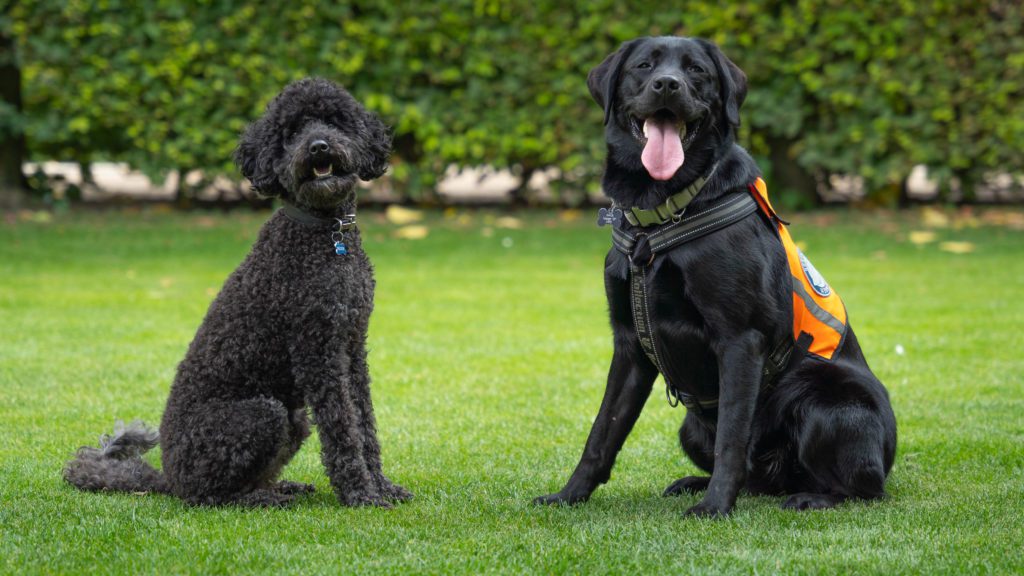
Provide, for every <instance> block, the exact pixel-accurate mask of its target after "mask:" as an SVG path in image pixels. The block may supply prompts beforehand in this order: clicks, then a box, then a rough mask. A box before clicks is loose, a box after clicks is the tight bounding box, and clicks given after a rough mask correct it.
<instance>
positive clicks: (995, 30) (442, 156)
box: [0, 0, 1024, 197]
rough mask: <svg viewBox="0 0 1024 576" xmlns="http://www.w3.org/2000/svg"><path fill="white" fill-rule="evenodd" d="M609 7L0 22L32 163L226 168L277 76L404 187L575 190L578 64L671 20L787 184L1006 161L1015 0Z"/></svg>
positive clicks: (253, 11)
mask: <svg viewBox="0 0 1024 576" xmlns="http://www.w3.org/2000/svg"><path fill="white" fill-rule="evenodd" d="M629 4H630V3H624V2H620V1H616V2H613V1H611V0H593V1H590V2H585V3H575V4H566V3H561V2H552V1H546V0H541V1H526V0H510V1H506V2H501V1H496V0H452V1H451V2H445V3H440V4H435V3H422V2H408V1H404V0H403V1H397V2H396V1H394V0H368V1H363V2H354V3H324V4H323V5H320V6H316V7H314V6H311V5H305V4H302V3H299V4H294V3H293V4H275V3H248V2H231V1H224V2H220V1H193V2H187V3H182V2H170V1H156V2H146V3H140V2H127V1H124V2H121V1H117V0H109V1H101V2H84V1H74V0H72V1H53V0H38V1H34V2H23V3H19V4H17V5H15V6H14V8H13V12H12V17H13V31H14V34H15V35H16V36H17V38H18V40H19V46H20V59H21V64H22V69H23V74H24V84H25V88H24V92H25V106H26V110H27V133H28V135H29V146H30V148H31V151H32V153H33V154H34V156H36V157H40V158H43V157H45V158H49V157H56V158H61V159H74V160H79V161H84V160H90V159H100V158H102V159H116V160H124V161H127V162H129V163H131V164H132V165H134V166H137V167H139V168H141V169H143V170H145V171H147V172H149V173H151V174H160V173H163V172H166V171H168V170H173V169H178V168H183V169H192V168H200V169H204V170H205V171H207V172H209V173H218V172H223V173H228V174H234V173H235V171H234V168H233V167H232V166H231V165H230V157H231V150H232V149H233V147H234V145H235V141H236V139H237V136H238V133H239V132H240V131H241V129H242V127H243V126H244V125H245V124H246V123H247V122H248V121H250V120H251V119H253V118H255V117H256V116H257V115H258V114H259V112H260V111H261V109H262V107H263V105H264V104H265V103H266V101H267V100H268V99H269V98H270V97H271V96H273V95H274V94H275V93H276V92H277V91H278V90H280V88H281V87H282V86H283V85H284V84H285V83H286V82H288V81H289V80H292V79H296V78H299V77H302V76H307V75H322V76H326V77H329V78H331V79H334V80H337V81H339V82H341V83H343V84H344V85H346V86H347V87H349V88H350V90H351V91H352V93H353V94H354V95H356V96H357V97H358V98H360V99H361V100H362V101H363V102H364V103H366V105H367V106H368V107H369V108H371V109H373V110H375V111H377V112H378V113H380V114H381V115H382V116H383V117H384V118H385V119H386V120H387V121H388V122H390V123H391V124H392V126H393V127H394V129H395V133H396V158H395V162H394V175H395V177H396V178H397V180H398V182H399V183H400V184H401V186H400V187H399V189H402V190H407V191H409V193H410V194H412V195H413V196H416V197H420V196H421V194H422V192H421V191H424V190H429V189H431V186H432V184H434V183H435V181H436V180H437V178H438V176H439V175H440V174H441V173H442V172H443V171H444V169H445V167H446V166H449V165H452V164H455V165H459V166H472V165H490V166H494V167H498V168H505V167H510V168H513V169H514V170H519V171H529V170H531V169H534V168H538V167H546V166H556V167H558V168H559V169H560V170H561V172H562V175H563V180H564V181H565V183H566V184H567V186H566V189H567V190H577V191H579V190H585V189H590V188H593V187H595V186H596V185H597V184H596V182H597V178H596V176H597V174H598V173H599V171H600V169H601V160H600V159H601V157H602V156H603V153H604V149H603V148H604V147H603V144H602V142H601V114H600V110H599V109H598V108H597V107H596V106H595V105H593V103H592V102H591V101H590V98H589V95H588V94H587V90H586V87H585V83H584V78H585V76H586V73H587V71H588V70H589V69H590V68H591V67H592V66H594V65H596V64H597V63H598V62H600V61H601V59H602V58H603V57H604V56H605V55H606V54H607V53H609V52H610V51H612V50H613V49H614V48H615V47H616V46H618V44H619V43H620V42H621V41H623V40H626V39H628V38H631V37H634V36H638V35H647V34H682V35H697V36H704V37H708V38H710V39H712V40H714V41H716V42H718V43H719V44H720V45H722V47H723V49H724V50H725V52H726V53H727V54H728V55H729V56H730V57H731V58H732V59H733V60H734V61H736V62H737V63H738V64H739V65H740V66H741V67H742V68H743V69H744V70H746V72H747V73H748V75H749V76H750V93H749V97H748V100H747V104H746V106H745V107H744V118H745V124H744V127H743V130H742V133H741V139H742V141H743V143H744V144H745V145H746V146H748V147H749V148H751V149H752V151H754V152H755V153H756V154H758V155H759V156H760V157H762V158H763V159H764V162H765V166H766V168H767V167H768V163H767V160H768V158H769V157H771V158H773V159H775V161H776V163H777V164H778V163H780V162H784V161H786V160H787V159H792V160H794V161H795V164H794V165H793V166H790V167H779V166H777V167H776V168H777V169H778V168H781V170H783V171H785V173H786V174H789V173H792V172H794V171H793V168H794V167H796V168H799V170H797V171H796V173H797V177H796V179H795V180H793V179H790V178H787V179H786V181H787V182H788V181H791V180H792V181H794V182H796V181H799V176H800V173H803V174H804V176H806V175H808V174H809V175H818V176H822V175H825V174H828V173H850V174H859V175H862V176H864V177H865V178H866V181H867V182H868V184H869V187H870V189H872V190H875V189H881V188H883V187H885V186H887V185H891V184H894V183H898V182H899V181H901V180H902V179H903V178H904V177H905V176H906V175H907V173H908V172H909V170H910V167H911V166H913V165H914V164H919V163H923V164H927V165H929V166H930V167H932V169H933V173H934V174H938V175H939V176H941V177H943V178H946V179H948V178H949V177H952V176H959V177H960V178H961V179H965V180H966V181H968V182H973V181H977V180H979V179H980V178H981V177H982V176H983V175H984V174H986V173H987V172H989V171H993V170H1007V169H1010V170H1019V169H1020V168H1021V166H1022V165H1024V157H1022V155H1024V152H1022V150H1024V29H1022V20H1021V18H1022V10H1021V9H1020V8H1021V7H1020V5H1019V2H1017V1H1015V0H1007V1H998V0H991V1H988V2H974V1H967V0H961V1H953V0H938V1H935V2H927V3H921V2H911V1H900V2H886V3H878V2H872V1H868V0H859V1H853V2H845V1H843V2H840V1H838V0H805V1H798V2H795V3H794V2H782V1H771V0H748V1H745V2H735V3H720V2H707V1H695V2H687V3H685V5H681V6H682V7H680V8H679V9H675V10H673V9H668V8H665V7H659V8H658V9H657V10H653V11H652V9H651V5H650V4H649V3H641V2H634V3H632V4H633V5H629ZM4 113H5V114H7V115H8V116H10V112H9V111H5V112H4ZM9 123H11V120H10V119H0V125H4V124H9ZM769 146H771V147H773V148H774V149H773V150H770V149H769ZM772 152H774V153H772ZM782 173H783V172H781V171H780V175H781V174H782ZM805 181H806V179H805ZM773 191H774V192H775V193H776V194H777V195H781V194H783V193H784V192H785V191H784V190H782V189H781V187H780V186H774V187H773Z"/></svg>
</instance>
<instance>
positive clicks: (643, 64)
mask: <svg viewBox="0 0 1024 576" xmlns="http://www.w3.org/2000/svg"><path fill="white" fill-rule="evenodd" d="M637 68H639V69H641V70H649V69H650V68H651V63H650V62H641V63H640V64H639V65H638V66H637Z"/></svg>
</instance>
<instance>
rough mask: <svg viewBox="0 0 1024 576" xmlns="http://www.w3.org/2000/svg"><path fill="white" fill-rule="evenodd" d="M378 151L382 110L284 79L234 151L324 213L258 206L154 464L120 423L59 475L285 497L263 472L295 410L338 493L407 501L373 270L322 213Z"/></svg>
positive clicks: (296, 427)
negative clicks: (391, 463) (394, 447)
mask: <svg viewBox="0 0 1024 576" xmlns="http://www.w3.org/2000/svg"><path fill="white" fill-rule="evenodd" d="M390 147H391V138H390V134H389V131H388V129H387V128H386V127H385V126H384V125H383V124H382V123H381V122H380V120H378V119H377V117H376V116H374V115H373V114H371V113H370V112H368V111H367V110H365V109H364V108H363V107H362V106H361V105H360V104H359V103H358V102H357V101H356V100H355V99H354V98H352V96H350V95H349V94H348V93H347V92H346V91H345V90H343V89H342V88H340V87H339V86H337V85H336V84H334V83H332V82H329V81H326V80H322V79H306V80H301V81H298V82H295V83H293V84H290V85H289V86H287V87H286V88H285V89H284V90H283V91H282V92H281V94H280V95H278V96H277V97H276V98H274V100H273V101H271V102H270V104H268V105H267V110H266V113H265V114H264V115H263V117H261V118H260V119H259V120H257V121H256V122H254V123H253V124H252V125H250V126H249V127H248V128H247V129H246V131H245V133H244V134H243V135H242V137H241V141H240V143H239V146H238V150H237V151H236V154H235V160H236V162H237V163H238V165H239V167H240V168H241V171H242V174H243V175H244V176H246V177H247V178H249V179H250V180H251V181H252V183H253V184H254V185H255V186H257V187H258V188H259V190H260V191H261V192H262V193H263V194H266V195H273V196H279V197H281V198H282V199H283V200H285V201H286V202H289V203H291V204H294V205H295V206H297V207H299V208H300V209H301V210H303V211H305V212H307V213H309V214H313V215H317V216H319V217H321V218H323V220H321V221H320V222H319V223H310V221H309V220H304V221H301V222H300V221H299V220H297V219H293V218H292V217H290V216H288V215H287V214H285V213H284V211H279V212H277V213H276V214H274V215H273V216H271V218H270V220H268V221H267V223H266V224H265V225H264V226H263V229H262V230H261V231H260V234H259V238H258V240H257V241H256V244H255V245H254V246H253V248H252V251H251V252H250V253H249V255H248V256H247V257H246V259H245V260H244V261H243V262H242V264H241V265H240V266H239V267H238V269H237V270H235V271H234V273H232V274H231V276H230V277H229V278H228V279H227V281H226V282H225V284H224V287H223V288H222V289H221V292H220V294H219V295H218V296H217V298H216V299H215V300H214V301H213V303H212V304H211V305H210V309H209V311H208V312H207V314H206V318H205V319H204V320H203V323H202V325H201V326H200V327H199V330H198V332H197V333H196V336H195V339H194V340H193V341H192V344H191V345H190V346H189V349H188V352H187V353H186V355H185V359H184V360H182V362H181V364H179V366H178V372H177V376H176V378H175V380H174V384H173V385H172V387H171V392H170V396H169V398H168V399H167V407H166V409H165V411H164V415H163V421H162V422H161V425H160V444H161V446H162V449H163V453H162V458H163V473H162V474H161V473H159V472H157V471H156V470H154V469H153V468H151V467H149V466H148V465H147V464H145V462H143V461H142V460H141V459H140V455H141V453H142V452H144V451H145V450H146V449H148V448H149V447H152V446H153V445H155V443H156V437H155V434H152V433H147V432H146V431H145V429H144V427H142V426H141V425H133V426H131V427H129V428H127V429H122V430H120V431H119V432H116V433H115V435H114V436H113V437H111V438H109V439H108V440H106V441H105V442H104V447H103V448H101V449H95V448H88V447H86V448H82V449H81V450H79V452H78V454H77V457H76V459H75V460H72V461H71V462H70V463H68V465H67V468H66V469H65V478H66V479H67V480H68V482H70V483H71V484H73V485H75V486H77V487H79V488H82V489H87V490H119V491H125V490H128V491H134V492H144V491H157V492H168V493H171V494H174V495H176V496H178V497H180V498H182V499H184V500H185V501H186V502H189V503H191V504H202V505H219V504H240V505H254V506H275V505H283V504H286V503H288V502H289V501H291V500H292V499H293V498H294V497H295V495H296V494H298V493H302V492H307V491H310V490H312V486H308V485H305V484H296V483H292V482H278V481H276V478H277V476H278V474H279V473H280V471H281V469H282V468H283V467H284V466H285V464H287V463H288V461H289V460H290V459H291V458H292V456H293V455H294V454H295V453H296V452H297V451H298V449H299V447H300V446H301V445H302V442H303V440H305V438H306V437H307V436H309V423H308V420H307V417H306V409H307V407H309V408H311V409H312V412H313V415H314V418H315V421H316V425H317V428H318V430H319V432H320V440H321V443H322V445H323V454H322V459H323V463H324V466H325V467H326V469H327V475H328V476H329V478H330V481H331V485H332V486H333V488H334V491H335V493H336V494H337V496H338V499H339V500H340V501H341V502H342V503H343V504H346V505H364V504H370V505H377V506H389V505H390V503H391V502H393V501H401V500H407V499H409V498H411V497H412V495H411V494H410V493H409V492H408V491H407V490H405V489H404V488H402V487H400V486H397V485H395V484H393V483H392V482H391V481H390V480H388V479H387V478H386V477H385V476H384V474H383V473H382V471H381V459H380V446H379V444H378V442H377V435H376V425H375V420H374V415H373V406H372V404H371V401H370V377H369V372H368V369H367V364H366V330H367V325H368V322H369V318H370V312H371V311H372V309H373V289H374V280H373V270H372V268H371V266H370V261H369V260H368V259H367V257H366V254H365V253H364V252H363V249H362V244H361V242H360V238H359V233H358V230H357V229H355V228H352V229H349V230H347V231H345V232H344V233H343V234H342V238H341V239H342V241H343V242H344V243H345V244H346V245H347V248H348V254H345V255H340V256H339V255H337V254H336V253H335V250H334V244H333V240H332V231H333V230H336V229H337V227H338V225H337V223H335V222H333V221H331V220H330V219H329V218H332V217H340V216H342V215H345V214H352V213H354V212H355V185H356V182H357V178H361V179H372V178H376V177H378V176H380V175H381V174H383V173H384V171H385V170H386V169H387V162H388V155H389V152H390Z"/></svg>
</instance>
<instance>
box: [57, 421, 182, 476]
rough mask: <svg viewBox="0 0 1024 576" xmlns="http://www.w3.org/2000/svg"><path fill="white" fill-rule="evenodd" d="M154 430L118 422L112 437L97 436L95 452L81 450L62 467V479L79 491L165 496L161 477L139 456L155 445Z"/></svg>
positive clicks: (133, 423)
mask: <svg viewBox="0 0 1024 576" xmlns="http://www.w3.org/2000/svg"><path fill="white" fill-rule="evenodd" d="M159 439H160V435H159V434H158V433H157V431H156V430H153V429H151V428H147V427H146V425H145V424H143V423H142V422H140V421H138V420H136V421H134V422H132V423H131V424H128V425H127V426H125V424H124V422H122V421H120V420H118V421H117V423H115V424H114V434H113V435H109V434H104V435H102V436H100V446H99V448H93V447H92V446H82V447H81V448H79V449H78V452H77V453H75V458H74V459H73V460H72V461H70V462H68V464H67V466H65V467H64V479H65V480H67V481H68V482H69V483H70V484H71V485H73V486H75V487H77V488H80V489H82V490H89V491H94V492H95V491H100V490H113V491H116V492H164V493H166V492H168V491H169V490H168V487H167V481H166V480H165V479H164V477H163V475H162V474H161V473H160V472H159V471H158V470H156V469H155V468H153V467H152V466H150V465H149V464H148V463H147V462H146V461H145V460H143V459H142V455H143V454H145V453H146V452H147V451H148V450H150V449H151V448H153V447H154V446H156V445H157V443H158V442H159Z"/></svg>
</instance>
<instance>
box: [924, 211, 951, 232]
mask: <svg viewBox="0 0 1024 576" xmlns="http://www.w3.org/2000/svg"><path fill="white" fill-rule="evenodd" d="M921 223H922V224H924V225H925V226H927V227H929V228H946V227H948V226H949V216H946V214H945V212H943V211H941V210H938V209H936V208H932V207H930V206H929V207H925V208H924V209H923V210H921Z"/></svg>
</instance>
